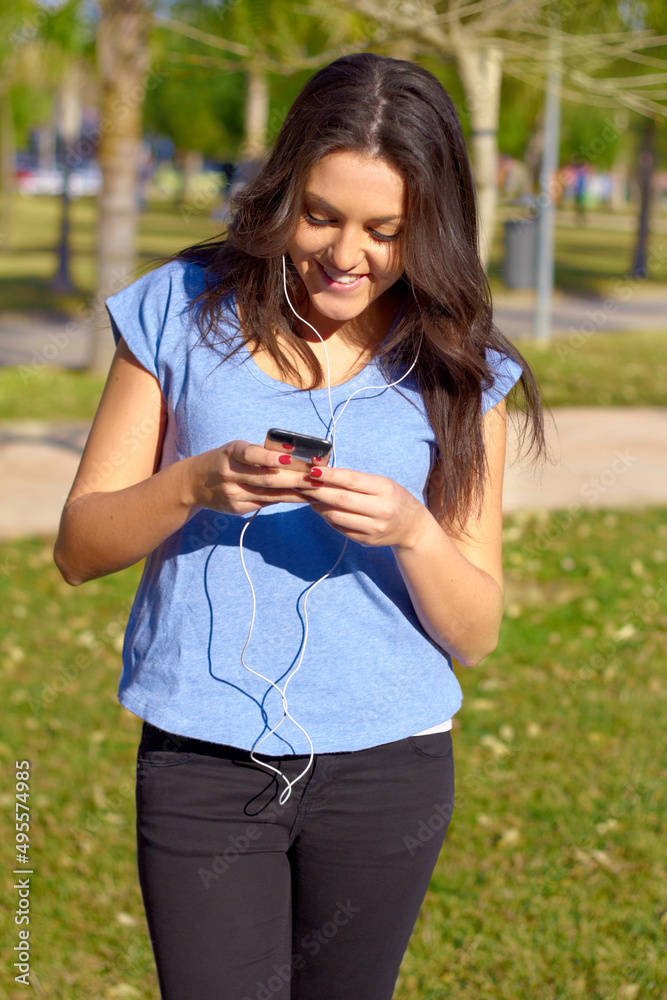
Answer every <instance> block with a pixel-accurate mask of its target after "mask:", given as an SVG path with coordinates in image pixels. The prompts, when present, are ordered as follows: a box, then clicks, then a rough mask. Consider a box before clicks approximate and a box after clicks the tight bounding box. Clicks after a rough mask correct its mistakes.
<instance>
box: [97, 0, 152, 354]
mask: <svg viewBox="0 0 667 1000" xmlns="http://www.w3.org/2000/svg"><path fill="white" fill-rule="evenodd" d="M100 8H101V14H102V16H101V18H100V21H99V25H98V32H97V60H98V67H99V74H100V80H101V88H102V95H101V106H100V121H99V133H100V139H99V145H98V161H99V165H100V168H101V170H102V177H103V184H102V193H101V195H100V198H99V217H98V227H97V287H96V296H95V300H96V305H97V308H98V310H100V311H101V303H102V300H103V299H104V298H106V297H107V296H109V295H112V294H113V293H114V292H115V291H118V290H119V289H120V288H122V287H123V286H124V285H125V284H126V283H127V280H128V277H129V276H130V274H131V272H132V270H133V268H134V266H135V261H136V231H137V218H138V198H137V183H138V157H139V149H140V146H141V139H142V130H141V117H142V106H143V101H144V96H145V92H146V83H147V77H148V69H149V53H148V35H149V30H150V27H151V20H152V14H151V10H150V8H149V6H148V0H100ZM98 325H99V324H98ZM112 353H113V344H112V342H111V338H109V337H108V336H106V334H104V335H102V331H101V330H99V329H98V330H97V335H96V337H95V346H94V352H93V357H92V362H91V367H92V369H93V370H94V371H106V370H107V369H108V367H109V362H110V360H111V355H112Z"/></svg>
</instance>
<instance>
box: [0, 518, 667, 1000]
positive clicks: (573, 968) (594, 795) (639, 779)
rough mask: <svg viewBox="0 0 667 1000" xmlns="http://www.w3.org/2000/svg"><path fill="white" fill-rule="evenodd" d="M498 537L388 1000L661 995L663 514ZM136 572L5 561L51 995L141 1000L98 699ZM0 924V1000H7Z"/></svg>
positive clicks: (110, 741) (666, 601)
mask: <svg viewBox="0 0 667 1000" xmlns="http://www.w3.org/2000/svg"><path fill="white" fill-rule="evenodd" d="M504 535H505V565H506V570H505V572H506V588H507V616H506V620H505V622H504V625H503V631H502V637H501V642H500V645H499V647H498V649H497V650H496V651H495V652H494V653H493V654H492V655H491V656H489V657H488V658H487V659H486V660H485V661H484V662H483V663H482V664H480V665H479V666H478V667H476V668H475V669H474V670H464V669H463V668H459V669H458V675H459V678H460V680H461V683H462V686H463V688H464V695H465V701H464V706H463V708H462V710H461V712H460V713H459V714H458V716H457V717H456V720H455V731H454V734H453V735H454V742H455V756H456V766H457V807H456V810H455V814H454V818H453V820H452V823H451V827H450V831H449V834H448V838H447V840H446V842H445V846H444V849H443V851H442V854H441V858H440V862H439V864H438V867H437V870H436V872H435V875H434V877H433V880H432V884H431V889H430V891H429V895H428V897H427V902H426V903H425V906H424V908H423V911H422V914H421V916H420V918H419V921H418V924H417V927H416V929H415V933H414V935H413V938H412V941H411V944H410V948H409V951H408V953H407V955H406V957H405V960H404V963H403V966H402V972H401V978H400V981H399V985H398V989H397V992H396V1000H417V998H418V1000H471V998H474V1000H487V998H489V1000H491V998H493V1000H524V998H530V1000H560V998H563V1000H570V998H572V1000H576V998H586V1000H619V998H620V1000H633V998H635V997H636V998H644V997H647V998H648V997H651V998H653V997H654V998H662V997H664V996H666V995H667V968H665V963H664V954H665V943H666V942H665V937H666V935H667V865H666V862H665V851H664V841H665V819H666V817H665V785H666V778H667V754H666V751H665V742H664V738H663V734H664V719H665V707H666V706H667V674H666V672H665V663H666V662H667V510H665V509H649V510H646V511H643V512H640V513H637V512H635V513H625V512H620V511H618V512H615V511H612V512H609V511H606V512H605V511H601V512H594V511H581V512H580V513H579V514H578V515H576V516H575V517H574V518H567V517H566V516H564V515H562V514H556V515H551V516H550V515H548V514H546V513H544V514H539V515H537V514H528V513H526V514H517V515H515V516H512V517H508V518H506V521H505V531H504ZM138 576H139V573H138V569H137V568H133V569H131V570H127V571H125V572H123V573H119V574H116V575H114V576H111V577H109V578H107V579H104V580H100V581H95V582H93V583H90V584H86V585H85V586H84V587H82V588H80V589H76V590H72V589H71V588H69V587H67V585H66V584H64V583H63V582H62V581H61V580H60V578H59V575H58V573H57V571H56V569H55V567H54V566H53V564H52V561H51V545H50V544H49V543H47V542H45V541H41V540H29V541H23V542H16V543H7V544H4V545H2V546H0V586H1V587H2V600H1V601H0V621H1V622H2V632H1V634H2V639H1V640H0V663H1V665H2V672H1V675H0V698H1V699H2V702H3V703H4V704H5V705H7V706H8V708H9V711H7V712H6V713H5V724H4V727H3V733H2V737H1V742H0V755H1V756H2V760H3V764H4V771H5V775H6V782H5V785H4V789H3V796H4V801H3V804H4V805H5V806H6V809H5V810H4V813H3V816H4V822H5V823H6V829H5V830H4V831H3V832H4V838H3V839H4V842H5V843H6V844H10V843H13V837H14V829H13V824H12V823H10V822H9V819H10V810H11V811H12V813H13V794H12V788H13V778H14V761H15V760H22V759H27V760H29V761H30V765H31V766H30V775H31V798H30V805H31V809H32V820H31V823H32V826H31V830H30V843H31V863H32V864H31V866H32V867H33V869H34V873H35V874H34V875H33V876H32V888H33V895H32V897H31V905H32V916H31V924H30V931H31V942H32V944H33V948H34V954H33V959H32V969H33V973H34V976H33V984H34V985H35V987H36V989H35V992H36V993H38V995H40V994H39V992H38V987H39V986H41V990H42V993H41V995H44V996H48V997H49V1000H157V998H158V992H157V987H156V984H155V976H154V970H153V964H152V956H151V951H150V945H149V941H148V936H147V932H146V927H145V921H144V916H143V911H142V907H141V899H140V894H139V888H138V883H137V877H136V870H135V852H134V831H133V822H134V801H133V794H134V792H133V778H134V757H135V752H136V743H137V740H138V735H139V728H140V723H139V721H138V720H137V719H136V718H135V717H134V716H132V715H131V714H130V713H128V712H126V711H125V710H124V709H122V708H120V706H119V705H118V703H117V701H116V699H115V692H116V686H117V680H118V675H119V661H120V645H121V640H122V631H123V625H124V621H125V619H126V617H127V613H128V608H129V601H130V600H131V597H132V594H133V592H134V589H135V587H136V584H137V581H138ZM6 860H7V869H6V870H9V869H10V865H11V866H13V864H14V862H13V860H12V856H11V854H10V852H9V850H7V853H6ZM17 867H18V866H17ZM12 879H13V876H12V875H11V874H7V875H6V876H5V882H6V890H7V898H10V899H12V896H11V892H12V890H11V885H12ZM12 909H13V907H5V909H4V911H3V915H2V916H1V917H0V926H2V930H3V934H2V941H3V945H2V957H3V959H4V961H5V970H6V971H5V975H6V977H7V980H6V981H7V986H6V988H5V989H4V991H3V995H4V996H6V997H7V998H8V1000H18V998H19V997H23V996H24V995H25V990H24V988H23V987H21V986H19V985H14V984H13V983H12V980H11V975H10V972H9V970H10V967H11V962H12V961H14V959H13V958H12V955H13V952H12V948H13V945H14V944H15V943H17V928H16V927H15V925H14V924H13V921H12V913H11V912H10V911H11V910H12ZM350 1000H352V998H350Z"/></svg>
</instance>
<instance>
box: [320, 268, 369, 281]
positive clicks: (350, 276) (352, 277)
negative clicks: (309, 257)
mask: <svg viewBox="0 0 667 1000" xmlns="http://www.w3.org/2000/svg"><path fill="white" fill-rule="evenodd" d="M322 270H323V271H324V273H325V274H326V275H328V276H329V277H330V278H331V280H332V281H337V282H338V284H340V285H350V284H352V282H353V281H358V280H359V278H362V277H363V275H362V274H341V275H336V274H332V273H331V272H330V271H327V269H326V267H325V266H324V264H322Z"/></svg>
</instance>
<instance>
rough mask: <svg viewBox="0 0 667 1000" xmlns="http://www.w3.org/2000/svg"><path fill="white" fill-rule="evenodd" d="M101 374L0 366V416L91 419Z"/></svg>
mask: <svg viewBox="0 0 667 1000" xmlns="http://www.w3.org/2000/svg"><path fill="white" fill-rule="evenodd" d="M104 383H105V378H104V377H103V376H100V375H90V374H88V373H87V372H79V371H65V370H63V369H61V368H46V369H44V370H43V371H40V372H34V371H33V370H32V369H29V377H28V378H27V379H26V378H25V377H24V375H23V374H22V371H21V369H20V368H0V420H63V421H69V420H91V419H92V417H93V416H94V415H95V410H96V409H97V404H98V403H99V400H100V396H101V395H102V389H103V388H104Z"/></svg>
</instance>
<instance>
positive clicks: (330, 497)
mask: <svg viewBox="0 0 667 1000" xmlns="http://www.w3.org/2000/svg"><path fill="white" fill-rule="evenodd" d="M299 492H300V493H303V494H304V495H305V496H307V497H309V498H310V497H312V498H313V499H317V500H319V503H320V505H321V506H323V507H327V508H328V509H330V510H341V511H349V512H350V513H354V514H361V515H363V516H365V517H378V518H387V517H390V516H391V512H390V511H389V510H388V509H387V505H386V503H384V504H383V503H382V501H381V500H380V499H379V497H378V496H377V495H373V494H370V493H357V492H353V491H352V490H346V489H343V488H341V487H333V486H318V487H316V488H313V489H304V488H303V487H299Z"/></svg>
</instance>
